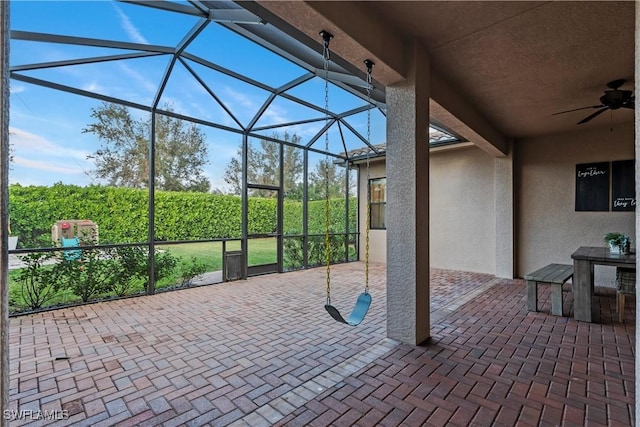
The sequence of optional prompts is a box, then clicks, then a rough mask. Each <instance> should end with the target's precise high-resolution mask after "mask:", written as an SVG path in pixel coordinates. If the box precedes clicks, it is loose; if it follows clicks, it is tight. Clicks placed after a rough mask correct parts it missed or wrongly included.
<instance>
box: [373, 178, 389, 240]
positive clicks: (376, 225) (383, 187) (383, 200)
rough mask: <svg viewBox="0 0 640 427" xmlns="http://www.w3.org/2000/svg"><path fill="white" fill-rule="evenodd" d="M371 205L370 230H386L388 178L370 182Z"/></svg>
mask: <svg viewBox="0 0 640 427" xmlns="http://www.w3.org/2000/svg"><path fill="white" fill-rule="evenodd" d="M369 197H370V199H369V203H371V217H370V218H369V220H370V228H372V229H377V230H384V229H386V228H387V225H386V222H385V211H386V207H387V178H375V179H370V180H369Z"/></svg>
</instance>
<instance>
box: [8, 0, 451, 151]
mask: <svg viewBox="0 0 640 427" xmlns="http://www.w3.org/2000/svg"><path fill="white" fill-rule="evenodd" d="M115 3H117V4H119V6H117V7H118V9H117V10H118V11H119V12H120V13H121V14H122V15H126V14H127V13H128V11H129V9H130V8H132V7H135V8H137V9H144V10H145V11H147V12H148V16H149V18H148V19H149V20H151V21H154V20H158V19H160V18H162V20H158V23H159V25H171V26H172V27H173V28H172V29H171V30H172V31H171V32H172V33H179V35H180V36H179V38H177V39H175V41H168V42H167V41H166V40H167V39H169V38H168V37H166V38H165V39H164V40H162V41H161V40H160V39H158V40H151V39H149V40H144V41H140V40H136V41H133V42H132V41H130V40H129V39H128V37H131V35H130V34H129V35H128V36H127V35H123V36H119V35H114V34H111V33H110V34H103V33H102V32H100V31H99V30H98V31H95V32H90V31H89V32H87V30H85V29H84V27H83V26H78V27H75V26H73V25H66V26H65V25H63V23H60V24H59V25H58V26H56V25H55V24H44V25H43V24H41V23H33V24H31V23H30V24H28V25H27V26H26V28H23V27H22V26H14V25H13V23H12V31H11V38H12V43H13V47H14V50H13V51H14V52H19V54H18V55H16V58H19V59H15V58H12V63H11V77H12V79H14V80H17V81H21V82H25V83H31V84H36V85H40V86H44V87H49V88H52V89H57V90H61V91H65V92H70V93H74V94H77V95H81V96H86V97H90V98H94V99H98V100H102V101H106V102H114V103H118V104H122V105H125V106H128V107H133V108H137V109H140V110H143V111H157V112H162V113H163V114H166V115H170V116H174V117H177V118H181V119H185V120H192V121H195V122H197V123H200V124H203V125H209V126H212V127H216V128H219V129H222V130H226V131H230V132H238V133H248V134H249V135H251V136H257V137H260V138H267V139H269V138H270V133H271V132H274V131H283V132H287V131H292V130H293V131H294V132H295V129H296V128H298V127H300V126H305V125H307V124H316V125H318V124H322V123H323V122H324V123H325V125H324V126H321V128H320V130H319V131H318V132H317V133H316V134H315V136H311V137H309V138H308V139H306V140H303V141H302V145H303V146H305V147H306V148H307V149H310V150H312V151H318V152H324V151H326V150H323V148H322V147H320V145H321V144H319V143H317V142H318V141H320V139H321V136H322V135H323V134H324V133H325V132H327V130H329V131H333V132H336V133H338V131H339V135H340V138H341V139H342V143H341V144H334V145H333V146H332V147H331V148H330V151H331V153H332V154H334V155H337V156H339V157H345V156H348V155H349V153H350V152H352V150H353V149H362V147H366V146H367V145H368V146H369V148H370V151H373V152H376V153H378V154H380V153H381V152H382V151H383V148H375V147H382V146H381V145H380V144H379V143H380V142H384V124H381V125H380V126H378V127H377V130H382V132H378V134H379V135H373V137H374V140H373V141H372V142H371V143H370V142H369V141H368V139H369V138H367V135H366V133H365V132H364V131H363V129H362V126H358V125H356V124H355V120H356V119H355V118H360V119H359V120H360V121H362V117H363V114H365V112H366V111H367V110H370V109H374V110H375V112H374V113H375V114H376V115H375V116H374V118H373V120H376V119H377V120H378V121H380V122H384V112H385V110H386V106H385V94H384V91H385V88H384V85H382V84H381V83H379V82H374V84H373V85H372V86H371V91H370V93H367V89H366V87H367V84H366V75H365V72H364V66H362V67H357V66H354V65H352V64H350V63H349V62H347V61H345V60H344V59H342V58H340V57H339V56H338V55H332V56H331V60H330V62H329V64H328V69H327V70H325V69H324V58H323V55H322V46H321V38H320V37H319V36H318V37H316V39H315V40H313V39H311V38H308V37H305V36H304V35H302V34H300V33H298V32H296V31H295V30H294V29H292V27H290V26H288V25H286V23H284V22H282V21H281V20H279V19H276V18H275V16H274V15H272V14H271V13H270V12H268V11H267V10H265V9H263V8H260V7H258V6H257V5H256V4H255V3H235V2H231V1H212V2H206V1H204V2H201V1H186V2H185V1H181V2H173V1H163V2H157V1H138V0H132V1H122V2H115ZM245 7H246V9H245ZM85 9H86V10H85ZM90 10H91V8H90V7H89V8H84V6H83V7H81V8H80V9H77V10H76V12H77V14H79V15H81V16H83V18H82V19H86V20H87V21H88V22H91V20H93V19H96V17H95V16H90ZM87 11H89V16H85V15H87ZM170 15H171V16H173V17H175V20H171V19H169V18H170V17H171V16H170ZM105 19H106V18H105ZM38 22H40V21H38ZM272 22H275V25H274V24H273V23H272ZM213 26H215V27H218V28H219V27H220V26H222V27H224V30H219V31H213V30H211V27H213ZM96 27H98V26H97V25H96ZM114 27H117V26H114ZM283 28H284V30H285V31H283ZM180 31H182V32H181V33H180ZM222 31H226V32H227V33H229V34H232V33H235V34H239V35H240V36H242V37H241V38H238V37H237V36H233V37H235V38H233V37H231V36H227V35H225V34H226V33H223V32H222ZM168 32H169V31H167V33H168ZM112 33H113V31H112ZM241 39H245V40H244V41H241ZM246 39H248V41H247V40H246ZM251 42H253V43H255V45H256V48H255V49H256V50H255V52H257V53H258V54H256V55H254V56H247V57H246V58H244V59H243V60H242V62H244V64H243V66H242V67H236V66H235V65H234V64H232V63H231V61H232V60H227V59H224V56H228V57H234V56H237V55H236V54H233V53H232V52H231V51H233V50H238V51H246V50H247V49H249V48H248V47H246V46H245V45H248V44H251ZM216 44H217V45H216ZM241 45H242V46H241ZM34 46H35V48H36V49H37V48H39V49H40V52H45V51H48V50H49V49H50V50H51V52H55V54H51V55H49V56H50V57H53V56H55V55H60V57H59V58H56V59H54V60H47V61H42V60H39V59H34V58H32V57H30V56H27V55H26V54H23V53H22V52H23V51H24V52H28V49H33V48H34ZM207 46H209V48H208V49H207V48H206V47H207ZM207 50H209V51H210V52H211V51H215V52H219V53H218V54H217V55H222V56H216V55H215V54H214V55H212V56H208V55H209V53H205V52H207ZM258 50H261V52H258ZM77 51H80V52H82V54H78V53H76V52H77ZM225 51H226V52H227V54H225V53H224V52H225ZM60 52H65V53H60ZM274 53H275V54H276V55H274ZM25 58H26V59H25ZM156 58H157V59H156ZM217 58H223V59H220V60H217ZM274 58H279V61H280V63H281V65H282V68H283V70H282V72H281V73H282V76H281V78H280V79H279V80H278V83H277V84H276V83H274V79H273V78H272V77H269V78H267V77H265V76H264V74H269V75H271V74H273V73H279V72H280V71H277V70H278V69H279V68H278V66H277V61H276V60H275V59H274ZM152 60H154V61H156V62H157V64H158V65H159V66H158V67H156V70H157V72H156V73H155V75H148V76H146V77H147V81H148V82H155V84H156V87H155V89H154V91H155V94H151V95H146V97H145V96H143V95H142V91H141V90H136V89H133V88H131V90H130V91H128V92H127V93H123V92H122V91H120V92H118V90H119V89H112V88H109V87H108V83H103V82H102V81H101V82H100V84H98V85H95V84H93V83H92V84H89V83H88V82H84V83H83V82H81V81H77V82H76V81H69V80H65V79H64V78H62V79H61V77H60V76H61V75H64V73H67V75H71V74H73V70H74V69H77V68H80V67H85V69H86V67H94V68H93V69H94V70H95V72H94V75H95V76H99V75H100V74H104V75H105V76H107V75H108V76H109V79H108V80H107V79H104V82H110V83H111V84H113V82H116V85H119V86H127V85H126V84H125V83H124V82H117V81H116V78H117V77H116V76H117V75H118V74H119V72H118V70H123V69H125V70H126V69H130V68H132V67H136V64H141V63H142V61H147V62H150V61H152ZM162 60H164V61H165V62H164V63H163V62H161V61H162ZM112 64H116V65H112ZM129 64H131V65H129ZM163 64H165V65H163ZM251 64H253V65H251ZM109 66H110V68H109ZM163 67H164V68H165V69H164V70H162V68H163ZM274 67H275V70H271V71H269V72H268V73H261V71H260V70H261V69H267V68H274ZM359 68H360V69H359ZM241 69H245V70H246V69H252V70H251V71H250V72H246V73H243V72H242V71H241ZM124 75H126V74H123V76H124ZM287 76H288V77H287ZM327 77H328V78H327ZM123 78H126V77H120V79H121V80H122V79H123ZM325 78H327V80H329V81H330V85H331V87H330V92H331V93H332V101H333V102H332V103H331V104H330V111H329V112H327V114H325V110H324V105H320V104H321V103H320V102H319V100H320V98H321V96H320V94H319V93H317V95H318V96H315V97H308V95H306V93H308V91H309V89H310V88H311V87H312V86H314V85H315V87H317V89H318V90H317V91H316V92H319V91H320V86H319V85H318V82H319V81H323V80H324V79H325ZM194 79H195V80H194ZM223 79H226V80H227V81H231V80H233V81H235V82H237V83H236V84H237V85H242V86H243V87H244V88H245V90H247V91H250V92H252V93H254V92H255V93H256V94H257V93H260V94H261V95H262V96H263V97H264V103H263V104H262V107H260V108H259V109H257V110H256V111H253V112H247V111H244V112H239V111H238V110H235V111H234V109H233V107H230V105H229V102H228V101H227V99H225V97H224V95H223V94H222V91H223V89H222V88H225V89H226V86H224V84H222V85H220V84H219V81H221V80H223ZM177 81H182V85H181V86H182V87H183V90H182V92H184V93H185V94H186V95H187V96H194V95H192V94H191V93H187V89H186V88H189V87H192V86H193V83H192V82H195V81H197V82H198V83H199V84H200V85H201V87H200V88H199V91H200V92H201V93H202V94H205V93H204V92H207V93H208V94H209V95H210V97H211V98H213V100H211V101H213V102H211V101H209V103H210V105H202V106H201V110H204V109H209V110H210V111H211V110H219V109H220V108H222V109H223V110H224V112H221V117H223V119H222V120H216V119H212V118H209V117H205V116H204V115H203V116H202V117H201V116H196V115H193V114H192V113H193V112H192V111H188V110H187V109H185V110H167V109H166V108H165V106H166V104H165V103H164V101H166V100H167V99H172V98H176V97H177V96H178V94H179V92H180V91H178V92H177V91H176V88H177V87H179V86H176V84H177ZM129 86H130V85H129ZM87 87H97V89H95V90H94V89H87ZM205 95H206V94H205ZM335 95H338V96H337V97H336V96H335ZM187 99H189V98H187ZM367 101H371V102H370V103H369V102H367ZM189 102H190V103H193V101H191V100H189ZM279 102H280V103H282V102H286V103H288V104H287V105H289V106H293V105H296V104H297V105H298V107H299V108H300V109H304V110H305V113H304V114H299V116H300V117H296V120H277V121H273V120H271V121H269V119H268V117H269V116H274V115H277V114H276V113H277V112H275V110H274V109H275V108H276V107H277V106H278V105H276V104H278V103H279ZM291 108H292V107H291ZM272 110H273V111H272ZM336 129H337V130H336ZM430 131H431V132H430V142H431V143H434V144H438V145H442V144H447V143H455V142H459V141H461V140H463V138H461V137H459V135H456V134H455V133H453V132H448V131H447V129H446V127H445V126H443V125H442V124H440V123H438V122H437V121H436V120H434V123H432V124H431V127H430ZM375 139H378V140H375Z"/></svg>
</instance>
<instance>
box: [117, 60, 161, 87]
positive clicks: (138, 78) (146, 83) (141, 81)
mask: <svg viewBox="0 0 640 427" xmlns="http://www.w3.org/2000/svg"><path fill="white" fill-rule="evenodd" d="M120 69H121V70H122V71H123V72H124V73H125V74H126V75H128V76H129V77H131V78H132V79H133V80H135V82H136V83H137V85H135V86H142V87H143V88H144V89H145V90H146V91H147V92H149V93H151V94H153V93H155V92H156V90H157V89H158V84H157V83H154V82H152V81H151V80H149V79H147V78H146V77H145V74H143V73H139V72H138V71H136V70H134V69H133V68H131V67H130V66H129V65H127V64H125V63H124V62H121V63H120Z"/></svg>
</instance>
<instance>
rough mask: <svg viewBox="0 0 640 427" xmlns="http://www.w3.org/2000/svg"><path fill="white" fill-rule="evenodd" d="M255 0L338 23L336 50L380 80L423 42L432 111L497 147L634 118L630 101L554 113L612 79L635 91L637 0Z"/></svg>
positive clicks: (312, 30) (314, 24)
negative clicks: (408, 47) (413, 44)
mask: <svg viewBox="0 0 640 427" xmlns="http://www.w3.org/2000/svg"><path fill="white" fill-rule="evenodd" d="M259 3H260V6H261V7H264V8H266V9H268V10H269V11H270V12H271V13H273V14H274V15H275V16H278V17H279V18H280V19H282V20H283V21H286V22H287V23H288V25H290V26H291V27H295V28H296V31H299V32H302V33H304V34H305V35H306V36H307V37H313V36H314V34H316V33H317V31H318V29H321V28H325V29H327V30H329V31H334V32H335V33H336V35H337V36H336V40H335V42H334V48H335V49H336V51H337V52H338V53H339V54H340V55H341V56H342V57H343V58H345V60H347V61H348V62H350V63H353V64H358V63H360V62H361V61H362V60H363V59H364V58H365V57H368V56H372V57H373V59H374V60H377V61H378V63H379V64H380V66H379V67H378V68H377V70H376V71H377V74H376V77H377V78H378V80H379V81H380V82H381V83H382V84H384V85H391V84H393V83H395V82H397V81H400V80H401V79H402V78H403V74H404V73H405V70H404V57H403V54H402V51H403V47H404V45H405V43H406V42H408V41H410V40H412V39H415V40H417V41H419V43H421V44H422V45H423V46H424V48H426V50H427V51H428V53H429V57H430V60H431V66H432V76H431V98H432V99H431V112H430V113H431V116H432V117H433V118H434V119H435V120H436V121H438V122H440V123H442V124H444V125H446V126H447V127H448V128H449V129H451V130H453V131H454V132H457V133H458V134H460V135H462V137H464V138H467V139H469V140H470V141H472V142H476V143H478V142H479V140H482V139H486V140H488V141H489V143H491V144H493V145H498V147H499V148H501V147H500V144H501V143H502V142H503V141H504V140H508V139H512V138H515V139H517V138H526V137H532V136H538V135H546V134H554V133H561V132H571V131H576V130H585V129H590V128H595V127H600V126H608V125H611V126H615V125H616V124H617V123H623V122H629V121H632V120H633V110H631V109H625V108H620V109H617V110H615V111H605V112H604V113H603V114H600V115H598V116H597V117H595V118H594V119H592V120H590V121H589V122H587V123H584V124H580V125H577V123H578V122H579V121H580V120H582V119H583V118H585V117H587V116H588V115H590V114H592V113H593V112H595V111H597V110H596V109H584V110H580V111H575V112H569V113H565V114H558V115H554V113H557V112H561V111H565V110H571V109H577V108H582V107H593V106H598V105H600V100H599V98H600V97H601V96H602V95H603V94H604V91H605V90H608V89H609V88H607V83H608V82H611V81H613V80H617V79H625V80H626V82H625V83H624V85H622V87H621V89H629V90H633V89H634V21H635V2H633V1H606V2H569V1H559V2H556V1H554V2H533V1H511V2H509V1H507V2H492V1H375V2H331V1H329V2H316V1H310V2H278V1H271V0H269V1H260V2H259ZM501 140H502V141H501ZM480 142H481V141H480ZM501 151H503V150H501ZM503 154H504V153H503Z"/></svg>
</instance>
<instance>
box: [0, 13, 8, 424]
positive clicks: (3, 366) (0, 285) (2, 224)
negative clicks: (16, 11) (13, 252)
mask: <svg viewBox="0 0 640 427" xmlns="http://www.w3.org/2000/svg"><path fill="white" fill-rule="evenodd" d="M0 22H1V25H0V28H1V29H0V57H1V59H0V76H1V77H0V91H1V92H2V95H1V96H2V104H1V106H0V122H1V123H0V132H1V133H0V395H1V397H2V410H3V411H4V410H5V409H9V279H8V276H7V273H8V266H9V254H8V252H7V250H8V243H7V240H8V237H9V227H8V225H9V187H8V186H9V2H8V1H0ZM8 424H9V422H8V421H7V420H5V419H4V417H0V426H4V425H8Z"/></svg>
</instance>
